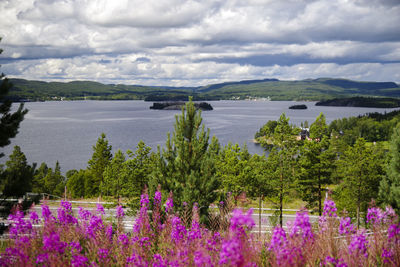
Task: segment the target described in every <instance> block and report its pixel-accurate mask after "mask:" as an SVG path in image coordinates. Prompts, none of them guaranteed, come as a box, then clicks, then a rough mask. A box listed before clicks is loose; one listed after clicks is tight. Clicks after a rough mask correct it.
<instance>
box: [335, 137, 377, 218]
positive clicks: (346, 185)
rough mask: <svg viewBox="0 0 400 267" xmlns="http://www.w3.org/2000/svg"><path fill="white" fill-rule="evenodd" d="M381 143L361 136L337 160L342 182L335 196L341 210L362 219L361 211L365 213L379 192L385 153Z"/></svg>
mask: <svg viewBox="0 0 400 267" xmlns="http://www.w3.org/2000/svg"><path fill="white" fill-rule="evenodd" d="M383 153H384V152H383V149H382V148H381V147H379V146H377V145H376V146H372V147H370V146H368V145H367V144H366V142H365V140H364V139H363V138H359V139H358V140H357V141H356V143H355V144H354V146H349V147H348V149H347V150H346V151H345V152H344V154H343V155H342V156H341V158H340V160H339V162H338V165H337V166H338V167H337V168H338V170H337V171H338V174H339V175H340V177H341V182H340V184H339V186H338V187H337V188H336V189H335V191H334V198H335V200H336V204H337V207H338V209H339V210H342V209H346V210H347V211H348V212H349V214H350V215H351V216H354V217H356V218H357V225H358V226H359V225H360V222H361V213H364V214H366V211H367V208H368V203H369V202H370V201H371V200H372V199H376V198H377V196H378V190H379V183H380V181H381V179H382V176H383V175H384V154H383Z"/></svg>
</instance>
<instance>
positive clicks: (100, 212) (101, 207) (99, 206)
mask: <svg viewBox="0 0 400 267" xmlns="http://www.w3.org/2000/svg"><path fill="white" fill-rule="evenodd" d="M96 210H97V212H98V213H99V214H101V215H104V214H106V212H105V211H104V207H103V205H101V204H96Z"/></svg>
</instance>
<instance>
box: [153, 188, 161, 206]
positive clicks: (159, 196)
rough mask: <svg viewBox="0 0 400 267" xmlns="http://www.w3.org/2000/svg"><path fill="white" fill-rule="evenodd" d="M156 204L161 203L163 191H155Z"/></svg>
mask: <svg viewBox="0 0 400 267" xmlns="http://www.w3.org/2000/svg"><path fill="white" fill-rule="evenodd" d="M154 205H158V206H160V205H161V192H160V191H158V190H157V191H156V192H155V193H154Z"/></svg>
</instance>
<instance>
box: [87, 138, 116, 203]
mask: <svg viewBox="0 0 400 267" xmlns="http://www.w3.org/2000/svg"><path fill="white" fill-rule="evenodd" d="M111 149H112V146H111V145H109V144H108V140H107V139H106V135H105V134H104V133H102V134H101V136H100V137H99V138H98V139H97V142H96V145H94V146H93V155H92V158H91V159H90V160H89V161H88V170H90V172H91V173H92V177H93V181H87V184H86V185H87V186H88V187H89V186H91V187H93V188H88V187H85V188H86V190H88V191H90V192H91V194H98V193H100V196H101V195H102V192H100V185H101V184H103V183H104V171H105V169H106V167H107V166H108V164H110V162H111V159H112V153H111Z"/></svg>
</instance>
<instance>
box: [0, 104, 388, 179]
mask: <svg viewBox="0 0 400 267" xmlns="http://www.w3.org/2000/svg"><path fill="white" fill-rule="evenodd" d="M209 103H211V105H212V106H213V107H214V110H213V111H204V112H202V117H203V123H204V124H205V127H206V128H209V129H210V133H211V135H215V136H216V137H217V138H218V139H219V141H220V143H221V144H223V145H225V144H228V142H232V143H239V145H241V146H242V145H243V144H244V143H246V144H247V146H248V149H249V151H250V152H251V153H259V154H262V153H263V150H262V148H260V147H259V146H257V145H255V144H253V143H252V139H253V137H254V134H255V133H256V132H257V131H258V130H259V128H260V127H261V126H262V125H264V124H265V123H266V122H267V121H268V120H277V119H278V118H279V116H280V115H281V114H282V113H283V112H285V113H286V115H287V116H288V117H289V118H290V121H291V123H293V124H296V125H300V123H301V122H304V121H308V122H309V123H312V122H313V121H314V120H315V118H316V117H317V116H318V115H319V113H320V112H323V113H324V114H325V116H326V118H327V122H328V123H329V122H331V121H332V120H334V119H337V118H343V117H350V116H358V115H360V114H365V113H369V112H375V111H378V112H382V113H383V112H385V111H387V112H388V111H391V110H393V109H374V108H350V107H319V106H318V107H317V106H315V105H314V104H315V102H293V101H265V102H264V101H211V102H209ZM294 104H306V105H307V106H308V109H307V110H289V109H288V107H289V106H291V105H294ZM151 105H152V103H149V102H144V101H71V102H69V101H64V102H33V103H26V105H25V106H26V108H28V109H29V112H28V114H27V115H26V117H25V120H24V121H23V122H22V124H21V127H20V131H19V134H18V135H17V137H16V138H14V139H12V143H11V145H9V146H7V147H6V148H4V149H3V150H4V153H5V154H6V156H5V157H3V158H1V159H0V163H4V162H5V161H6V160H7V159H8V155H9V154H10V153H11V152H12V150H13V146H14V145H19V146H20V147H21V149H22V151H23V152H24V153H25V155H26V157H27V159H28V161H29V162H30V163H32V162H37V163H38V164H40V163H41V162H46V163H47V164H48V165H49V166H51V167H54V165H55V162H56V161H57V160H58V161H59V162H60V165H61V168H62V171H63V172H64V173H65V172H66V171H67V170H70V169H80V168H85V167H86V166H87V161H88V160H89V159H90V158H91V155H92V152H93V150H92V146H93V145H94V144H95V143H96V141H97V139H98V137H99V136H100V134H101V133H102V132H104V133H105V134H106V136H107V139H108V140H109V143H110V144H111V145H112V147H113V151H114V152H115V151H116V150H117V149H121V150H122V151H124V152H125V151H126V150H128V149H131V150H135V147H136V145H137V143H138V142H139V141H140V140H143V141H144V142H145V143H146V145H148V146H150V147H152V148H153V151H155V150H156V149H157V146H158V145H160V146H164V144H165V141H166V137H167V133H168V132H173V130H174V129H173V126H174V123H175V115H176V114H180V111H173V110H150V109H149V107H150V106H151Z"/></svg>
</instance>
